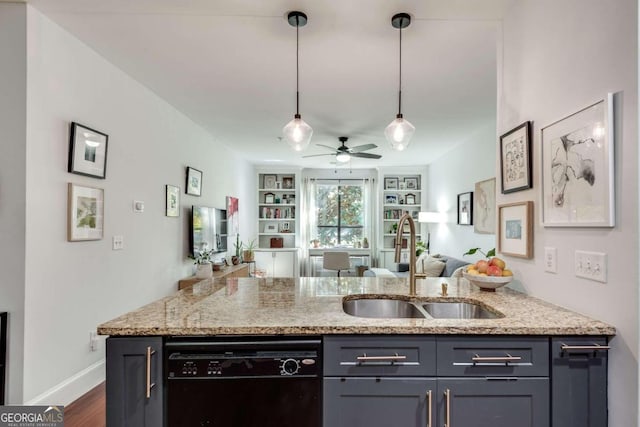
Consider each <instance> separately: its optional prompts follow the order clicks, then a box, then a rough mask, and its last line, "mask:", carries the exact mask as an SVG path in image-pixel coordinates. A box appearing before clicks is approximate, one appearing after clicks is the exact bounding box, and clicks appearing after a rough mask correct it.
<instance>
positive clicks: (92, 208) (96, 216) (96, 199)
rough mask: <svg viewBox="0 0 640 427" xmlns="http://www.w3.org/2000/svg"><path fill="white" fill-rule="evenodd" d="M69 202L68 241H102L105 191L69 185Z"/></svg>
mask: <svg viewBox="0 0 640 427" xmlns="http://www.w3.org/2000/svg"><path fill="white" fill-rule="evenodd" d="M67 202H68V205H67V240H68V241H69V242H79V241H84V240H102V238H103V237H104V190H103V189H102V188H93V187H86V186H83V185H77V184H73V183H69V185H68V200H67Z"/></svg>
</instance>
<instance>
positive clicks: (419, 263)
mask: <svg viewBox="0 0 640 427" xmlns="http://www.w3.org/2000/svg"><path fill="white" fill-rule="evenodd" d="M428 257H429V254H426V253H422V254H420V256H419V257H418V259H416V273H424V266H423V264H424V260H426V259H427V258H428Z"/></svg>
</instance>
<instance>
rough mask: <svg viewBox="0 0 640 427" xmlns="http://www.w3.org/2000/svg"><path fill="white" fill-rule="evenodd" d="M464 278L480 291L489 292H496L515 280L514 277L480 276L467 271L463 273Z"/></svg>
mask: <svg viewBox="0 0 640 427" xmlns="http://www.w3.org/2000/svg"><path fill="white" fill-rule="evenodd" d="M462 276H463V277H464V278H465V279H467V280H468V281H469V282H471V283H473V284H474V285H476V286H477V287H479V288H480V290H483V291H488V292H495V290H496V289H498V288H501V287H503V286H505V285H506V284H507V283H509V282H511V281H512V280H513V276H478V275H477V274H469V273H467V272H466V271H464V272H462Z"/></svg>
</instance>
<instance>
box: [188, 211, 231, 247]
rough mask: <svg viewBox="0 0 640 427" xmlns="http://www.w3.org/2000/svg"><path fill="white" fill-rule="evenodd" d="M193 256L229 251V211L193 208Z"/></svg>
mask: <svg viewBox="0 0 640 427" xmlns="http://www.w3.org/2000/svg"><path fill="white" fill-rule="evenodd" d="M189 237H190V239H189V240H190V242H191V245H190V246H191V256H196V255H197V254H199V253H200V252H202V251H204V250H209V251H213V252H225V251H226V250H227V211H225V210H223V209H217V208H211V207H207V206H196V205H193V206H192V207H191V235H190V236H189Z"/></svg>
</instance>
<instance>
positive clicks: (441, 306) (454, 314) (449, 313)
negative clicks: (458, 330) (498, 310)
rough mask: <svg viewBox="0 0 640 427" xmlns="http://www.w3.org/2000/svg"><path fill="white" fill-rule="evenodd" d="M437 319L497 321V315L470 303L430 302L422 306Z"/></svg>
mask: <svg viewBox="0 0 640 427" xmlns="http://www.w3.org/2000/svg"><path fill="white" fill-rule="evenodd" d="M422 308H424V309H425V310H426V311H427V313H429V314H430V315H431V317H433V318H435V319H496V318H497V317H499V316H498V315H497V314H495V313H493V312H491V311H489V310H487V309H486V308H484V307H482V306H479V305H478V304H472V303H468V302H428V303H424V304H422Z"/></svg>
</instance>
